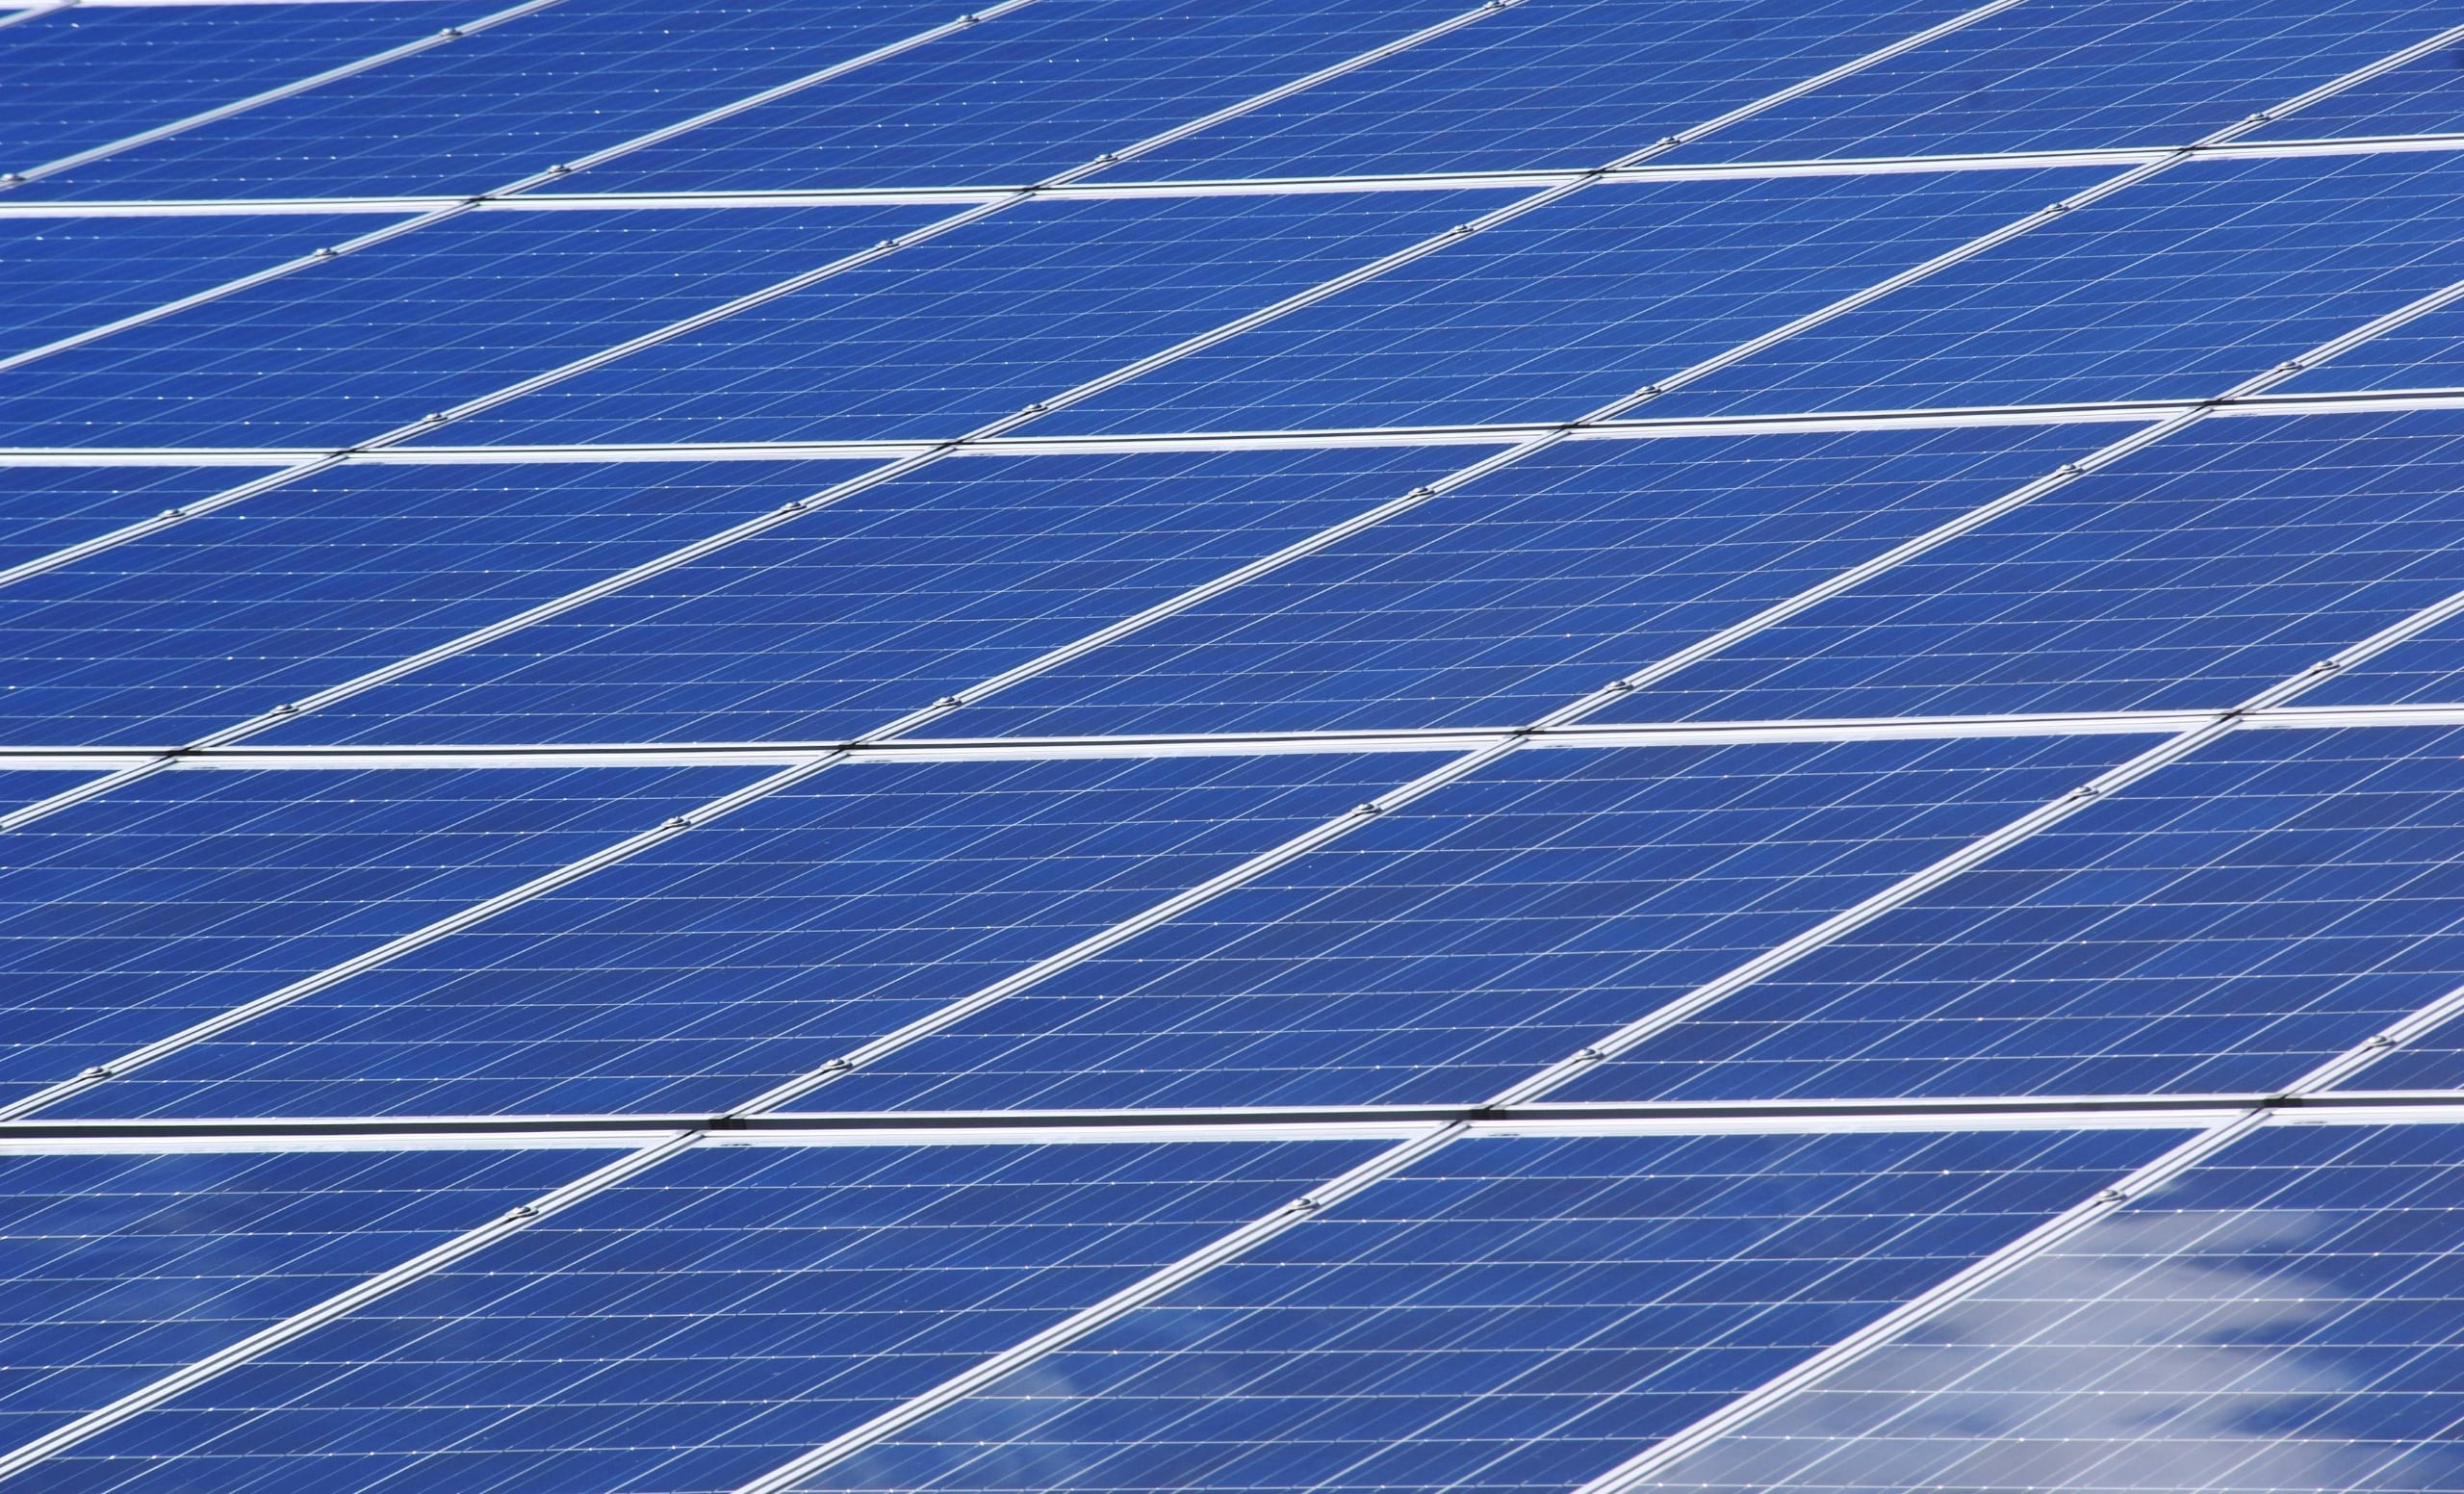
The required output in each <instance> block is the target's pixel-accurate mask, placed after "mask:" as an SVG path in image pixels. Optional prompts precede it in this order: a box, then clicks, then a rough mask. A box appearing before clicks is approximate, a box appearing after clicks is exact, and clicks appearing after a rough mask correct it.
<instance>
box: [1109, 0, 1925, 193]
mask: <svg viewBox="0 0 2464 1494" xmlns="http://www.w3.org/2000/svg"><path fill="white" fill-rule="evenodd" d="M1957 12H1958V7H1957V6H1956V5H1953V4H1943V3H1939V0H1930V3H1929V0H1918V3H1902V4H1884V5H1876V4H1872V3H1870V0H1660V3H1658V4H1655V5H1653V6H1651V7H1649V8H1648V9H1643V10H1637V9H1635V8H1634V7H1632V6H1630V5H1626V4H1623V3H1620V0H1521V3H1519V4H1517V5H1514V6H1511V7H1508V8H1505V9H1501V10H1498V11H1495V12H1492V13H1488V14H1484V15H1482V16H1481V17H1480V18H1479V19H1478V20H1477V21H1476V23H1474V24H1472V25H1468V26H1463V27H1459V28H1457V29H1455V30H1453V31H1451V32H1449V33H1448V34H1446V35H1445V36H1443V37H1438V38H1433V39H1429V40H1427V41H1424V42H1422V43H1420V44H1419V45H1418V46H1414V47H1411V48H1408V49H1406V50H1404V51H1401V52H1398V53H1396V54H1395V55H1394V56H1392V57H1388V58H1383V59H1380V60H1379V61H1378V62H1376V63H1373V64H1370V65H1368V66H1366V67H1362V68H1359V69H1357V70H1355V71H1353V72H1350V73H1347V74H1346V75H1344V76H1343V77H1340V78H1334V79H1329V80H1328V81H1326V82H1324V83H1321V84H1319V85H1318V86H1317V87H1315V88H1312V89H1309V90H1305V91H1303V92H1301V93H1299V94H1296V95H1295V96H1294V97H1291V98H1288V99H1284V100H1281V101H1279V102H1277V103H1275V104H1273V105H1271V106H1269V107H1267V108H1264V109H1260V110H1258V111H1256V112H1254V113H1252V114H1248V115H1245V116H1242V117H1241V118H1239V119H1235V120H1228V121H1226V122H1224V123H1222V124H1219V125H1217V126H1215V127H1214V128H1212V129H1209V130H1206V131H1204V132H1202V133H1200V134H1197V135H1193V136H1192V137H1190V138H1189V139H1188V140H1185V141H1181V142H1176V143H1174V144H1172V145H1170V146H1168V147H1166V148H1164V149H1162V150H1158V151H1155V152H1153V153H1152V154H1148V155H1143V156H1140V157H1138V158H1136V159H1135V160H1133V161H1129V162H1124V163H1123V164H1122V165H1121V166H1120V167H1117V169H1115V170H1113V171H1112V172H1110V173H1109V175H1110V176H1115V177H1121V178H1135V179H1139V180H1150V179H1159V178H1160V179H1168V180H1175V181H1188V180H1208V179H1214V178H1228V177H1260V176H1336V175H1356V174H1361V173H1366V172H1405V171H1484V170H1517V169H1531V168H1537V167H1559V168H1563V167H1595V166H1604V165H1606V164H1607V163H1608V162H1610V161H1613V160H1616V159H1618V158H1619V157H1622V156H1625V155H1627V154H1629V153H1630V152H1632V151H1635V150H1637V149H1640V148H1642V147H1644V146H1648V145H1650V144H1652V143H1653V142H1655V141H1658V140H1660V139H1661V138H1662V137H1664V136H1668V135H1671V134H1674V133H1676V132H1677V131H1679V130H1686V129H1692V128H1695V127H1696V126H1699V125H1702V124H1705V123H1707V122H1709V121H1710V120H1712V119H1715V118H1717V117H1719V116H1722V115H1725V114H1727V113H1729V112H1730V111H1732V110H1734V109H1738V108H1740V107H1743V106H1745V105H1747V104H1750V103H1751V102H1753V101H1754V100H1756V99H1758V98H1760V97H1762V96H1764V95H1765V94H1768V93H1771V92H1774V91H1776V90H1780V89H1784V88H1787V87H1789V86H1791V85H1793V84H1796V83H1799V82H1802V81H1803V80H1805V79H1807V78H1809V77H1811V76H1813V75H1815V74H1816V73H1819V72H1822V71H1824V70H1825V69H1827V68H1830V67H1834V66H1837V65H1839V64H1843V63H1846V62H1849V61H1850V60H1852V59H1854V58H1856V57H1859V56H1861V55H1862V54H1864V53H1866V52H1868V51H1871V50H1873V49H1875V48H1877V47H1881V46H1886V45H1888V44H1890V43H1892V42H1894V41H1897V40H1899V39H1902V38H1904V37H1908V36H1912V35H1914V34H1915V33H1916V32H1919V31H1922V30H1924V29H1925V28H1926V27H1928V26H1931V25H1934V24H1936V23H1937V22H1939V21H1942V20H1946V19H1948V18H1949V17H1950V16H1952V15H1953V14H1955V13H1957ZM1107 179H1109V178H1107Z"/></svg>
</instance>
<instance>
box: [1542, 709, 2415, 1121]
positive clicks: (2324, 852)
mask: <svg viewBox="0 0 2464 1494" xmlns="http://www.w3.org/2000/svg"><path fill="white" fill-rule="evenodd" d="M2459 748H2464V736H2459V735H2458V734H2455V733H2454V732H2453V731H2452V730H2451V729H2423V728H2411V729H2387V730H2373V731H2342V732H2306V731H2305V732H2252V733H2248V734H2235V735H2231V736H2227V737H2225V738H2223V739H2222V740H2221V741H2220V742H2218V743H2216V744H2215V745H2213V746H2210V747H2208V748H2206V749H2204V750H2202V751H2201V752H2200V753H2199V754H2197V755H2196V756H2195V757H2193V758H2191V759H2188V760H2183V761H2181V762H2177V763H2175V764H2172V765H2171V766H2169V767H2166V768H2163V769H2161V770H2159V771H2158V772H2156V773H2154V774H2152V775H2150V776H2149V777H2147V778H2145V779H2143V780H2142V781H2141V782H2139V783H2138V784H2136V785H2134V786H2130V787H2128V788H2125V789H2121V790H2117V791H2116V792H2114V793H2113V794H2112V795H2111V796H2110V797H2107V798H2105V799H2102V800H2100V801H2099V802H2097V803H2096V804H2094V805H2092V806H2091V807H2090V808H2088V809H2085V810H2082V811H2079V812H2078V813H2076V814H2073V815H2071V816H2070V817H2068V818H2067V819H2065V820H2063V821H2062V822H2061V823H2059V824H2057V825H2054V826H2053V827H2051V828H2050V829H2046V830H2042V831H2040V832H2038V833H2037V834H2036V835H2035V836H2032V837H2029V838H2027V839H2025V840H2022V841H2020V842H2019V843H2018V844H2016V845H2015V846H2013V847H2012V848H2010V849H2009V850H2006V851H2004V852H2003V853H2002V854H2000V855H1999V856H1996V857H1994V858H1993V859H1992V860H1990V861H1989V862H1987V863H1984V864H1983V865H1981V866H1978V867H1976V868H1974V869H1972V870H1969V871H1967V872H1965V873H1964V874H1963V875H1962V876H1960V877H1958V878H1955V879H1954V880H1952V881H1951V882H1949V883H1947V884H1945V885H1944V886H1943V887H1941V888H1939V889H1937V890H1935V891H1932V892H1929V893H1927V894H1925V895H1924V896H1922V897H1920V898H1917V899H1916V900H1914V901H1913V902H1912V903H1909V904H1908V905H1906V906H1904V907H1901V908H1898V909H1895V910H1893V911H1892V912H1890V913H1888V914H1884V915H1883V916H1882V917H1880V918H1877V919H1875V920H1874V921H1872V922H1870V923H1868V924H1866V925H1864V926H1863V927H1861V928H1860V929H1857V930H1856V931H1854V932H1852V933H1849V934H1846V935H1843V936H1842V937H1840V938H1839V939H1838V940H1836V941H1835V942H1834V943H1832V944H1830V945H1828V946H1826V947H1824V948H1822V949H1819V950H1816V951H1814V952H1813V953H1811V954H1809V955H1807V956H1806V957H1805V958H1803V959H1801V960H1799V961H1797V962H1796V963H1795V964H1793V965H1791V966H1787V967H1786V968H1784V969H1783V970H1781V971H1779V972H1778V973H1777V974H1774V975H1770V976H1767V977H1765V978H1764V979H1763V980H1761V981H1760V982H1758V983H1757V984H1755V985H1752V986H1749V987H1747V988H1745V989H1744V990H1742V991H1740V992H1736V993H1735V994H1733V995H1732V996H1730V997H1728V998H1727V999H1725V1000H1723V1001H1720V1002H1718V1003H1716V1004H1715V1005H1713V1006H1711V1007H1709V1008H1707V1009H1706V1010H1705V1011H1703V1012H1702V1013H1700V1014H1699V1015H1697V1016H1694V1017H1689V1018H1688V1019H1686V1020H1685V1021H1683V1022H1681V1023H1679V1024H1677V1025H1676V1026H1673V1027H1670V1028H1668V1029H1667V1030H1665V1031H1663V1032H1662V1033H1660V1034H1659V1035H1658V1036H1656V1037H1655V1038H1653V1039H1651V1040H1650V1041H1649V1042H1647V1043H1643V1044H1642V1045H1640V1046H1638V1047H1636V1048H1635V1049H1633V1050H1632V1051H1631V1052H1629V1053H1627V1054H1625V1055H1624V1056H1622V1057H1620V1058H1618V1059H1616V1060H1614V1061H1612V1062H1610V1063H1607V1064H1604V1065H1602V1066H1600V1067H1599V1068H1598V1069H1594V1070H1593V1071H1592V1072H1591V1073H1590V1074H1588V1075H1586V1076H1584V1077H1583V1078H1581V1079H1579V1080H1578V1081H1577V1082H1576V1083H1574V1084H1573V1085H1571V1086H1569V1087H1568V1088H1567V1089H1566V1091H1565V1092H1564V1097H1567V1098H1577V1099H1604V1098H1610V1097H1615V1098H1621V1099H1640V1098H1646V1097H1649V1098H1655V1099H1661V1098H1668V1099H1676V1098H1692V1099H1707V1098H1712V1097H1719V1098H1757V1099H1764V1098H1778V1097H1782V1096H1787V1095H1824V1096H1840V1095H1875V1096H1887V1097H1897V1096H1908V1095H2085V1094H2133V1093H2152V1092H2188V1093H2193V1094H2206V1093H2233V1092H2248V1091H2261V1092H2267V1093H2273V1092H2275V1091H2278V1090H2281V1089H2283V1088H2285V1087H2287V1086H2289V1085H2291V1084H2293V1083H2294V1082H2295V1081H2296V1080H2297V1079H2299V1078H2300V1077H2301V1076H2302V1075H2303V1074H2305V1073H2307V1072H2308V1071H2309V1070H2310V1069H2312V1068H2314V1067H2315V1066H2317V1065H2319V1064H2321V1063H2323V1062H2325V1061H2326V1060H2327V1059H2329V1058H2332V1057H2335V1056H2336V1055H2338V1054H2340V1053H2343V1052H2345V1051H2346V1050H2348V1049H2349V1048H2351V1047H2353V1046H2354V1045H2356V1044H2358V1043H2361V1042H2363V1041H2364V1040H2365V1039H2367V1038H2369V1037H2370V1036H2371V1035H2372V1034H2373V1033H2374V1032H2376V1031H2377V1030H2378V1029H2379V1028H2381V1027H2384V1026H2386V1025H2387V1024H2389V1023H2390V1022H2393V1021H2395V1020H2397V1019H2398V1018H2400V1017H2404V1016H2406V1015H2408V1014H2410V1013H2412V1012H2414V1011H2416V1010H2418V1009H2420V1008H2422V1007H2425V1006H2427V1005H2428V1004H2429V1003H2431V1002H2432V1001H2435V1000H2437V999H2438V998H2439V997H2441V996H2443V995H2445V994H2446V993H2447V992H2450V991H2451V990H2453V989H2454V988H2455V987H2456V985H2457V984H2458V977H2459V975H2464V943H2459V941H2458V938H2457V930H2458V925H2459V916H2458V913H2459V908H2464V903H2459V902H2458V894H2457V887H2458V880H2459V877H2460V876H2464V857H2460V856H2459V850H2464V836H2459V834H2458V828H2459V827H2460V826H2464V755H2459ZM2370 1082H2371V1083H2373V1084H2375V1083H2376V1082H2377V1080H2376V1079H2375V1078H2373V1079H2372V1080H2371V1081H2370ZM2436 1087H2437V1088H2442V1089H2444V1088H2464V1082H2460V1081H2459V1077H2451V1079H2450V1082H2449V1083H2447V1084H2441V1085H2438V1086H2436Z"/></svg>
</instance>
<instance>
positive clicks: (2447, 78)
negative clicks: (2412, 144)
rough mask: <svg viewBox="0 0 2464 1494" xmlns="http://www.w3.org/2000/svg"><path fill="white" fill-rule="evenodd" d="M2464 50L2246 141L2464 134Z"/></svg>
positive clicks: (2453, 49) (2402, 70) (2403, 70)
mask: <svg viewBox="0 0 2464 1494" xmlns="http://www.w3.org/2000/svg"><path fill="white" fill-rule="evenodd" d="M2458 68H2464V45H2459V46H2447V47H2441V48H2439V49H2438V50H2437V51H2435V52H2432V53H2430V54H2429V55H2428V56H2426V57H2423V58H2418V59H2416V60H2414V61H2413V62H2410V63H2407V64H2404V65H2403V66H2401V67H2399V68H2396V69H2395V70H2393V71H2391V72H2386V73H2382V74H2380V75H2379V76H2377V77H2375V78H2373V79H2371V80H2370V81H2369V82H2367V83H2361V84H2356V85H2354V86H2353V87H2351V88H2349V89H2346V90H2343V91H2341V92H2339V93H2337V94H2336V95H2335V96H2334V97H2332V98H2324V99H2321V100H2320V101H2319V102H2318V103H2315V104H2313V105H2311V106H2310V107H2309V108H2307V109H2302V110H2297V111H2296V112H2295V113H2293V114H2290V115H2287V116H2285V117H2283V118H2282V119H2279V120H2277V121H2275V122H2274V123H2272V124H2268V125H2263V126H2261V127H2260V128H2259V129H2258V130H2256V131H2255V132H2253V133H2252V134H2251V135H2250V137H2249V138H2250V139H2252V140H2259V141H2277V140H2284V141H2294V140H2351V139H2355V138H2371V137H2377V136H2393V135H2443V134H2451V133H2452V132H2454V131H2455V130H2457V129H2459V128H2464V88H2459V87H2458V86H2457V81H2458V80H2457V76H2456V74H2457V69H2458Z"/></svg>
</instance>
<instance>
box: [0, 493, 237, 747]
mask: <svg viewBox="0 0 2464 1494" xmlns="http://www.w3.org/2000/svg"><path fill="white" fill-rule="evenodd" d="M253 476H255V474H253V473H250V472H248V471H247V470H246V469H244V468H240V469H234V468H228V467H220V468H217V467H186V468H182V467H82V468H81V467H12V466H7V465H0V566H13V565H23V564H24V563H26V562H27V561H29V560H36V559H39V558H41V557H42V556H44V555H47V554H51V553H52V552H54V551H56V550H60V549H63V548H64V547H66V546H69V545H74V544H79V543H81V542H83V541H86V540H90V539H92V538H95V537H96V536H98V535H102V534H107V533H109V532H111V531H112V530H114V529H116V528H120V527H121V526H122V525H126V524H134V523H136V522H137V521H138V520H140V519H150V518H152V517H153V516H154V515H156V514H159V513H161V512H162V511H163V510H164V509H166V508H176V507H178V506H180V505H181V504H183V503H188V502H194V501H195V500H197V499H200V498H210V497H212V496H213V495H215V494H217V493H219V492H221V491H222V490H223V489H225V488H227V487H230V486H232V485H233V484H235V483H239V482H244V481H246V480H247V479H248V478H249V477H253ZM7 698H8V697H7V695H6V694H5V693H0V701H5V700H6V699H7Z"/></svg>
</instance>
